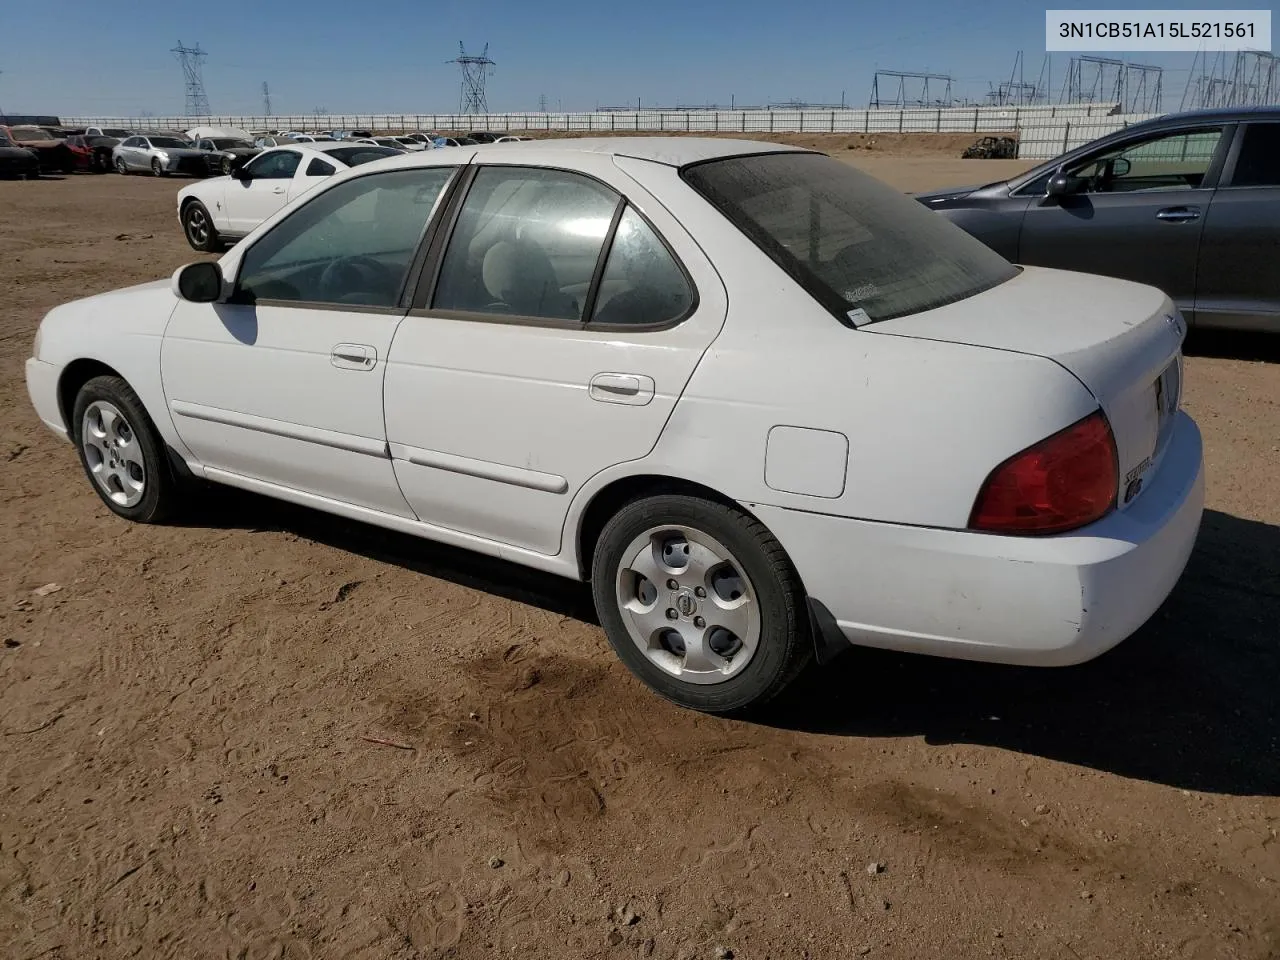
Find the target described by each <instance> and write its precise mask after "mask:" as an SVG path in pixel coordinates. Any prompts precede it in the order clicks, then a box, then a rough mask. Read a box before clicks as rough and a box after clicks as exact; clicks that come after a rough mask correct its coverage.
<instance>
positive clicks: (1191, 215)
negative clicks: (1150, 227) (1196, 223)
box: [1156, 207, 1200, 223]
mask: <svg viewBox="0 0 1280 960" xmlns="http://www.w3.org/2000/svg"><path fill="white" fill-rule="evenodd" d="M1156 219H1157V220H1165V221H1167V222H1169V223H1186V222H1188V221H1190V220H1199V219H1200V208H1199V207H1165V208H1164V209H1163V210H1158V211H1156Z"/></svg>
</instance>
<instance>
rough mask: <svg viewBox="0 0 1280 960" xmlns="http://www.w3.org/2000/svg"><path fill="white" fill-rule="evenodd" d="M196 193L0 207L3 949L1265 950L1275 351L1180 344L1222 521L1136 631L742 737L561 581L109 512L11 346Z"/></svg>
mask: <svg viewBox="0 0 1280 960" xmlns="http://www.w3.org/2000/svg"><path fill="white" fill-rule="evenodd" d="M850 153H851V154H856V155H857V157H856V160H855V162H857V163H858V164H859V165H860V166H864V167H865V168H867V169H869V170H871V171H872V172H873V173H876V174H878V175H881V176H883V177H885V178H886V179H888V180H890V181H891V182H893V183H895V184H896V185H897V186H899V187H902V188H904V189H923V188H926V187H931V186H943V185H946V184H948V183H957V182H958V183H972V182H977V181H982V180H991V179H997V178H999V177H1001V176H1004V175H1007V174H1008V173H1009V172H1010V170H1011V169H1012V168H1013V167H1011V165H1010V164H1007V163H988V162H983V161H959V160H955V159H951V157H954V156H955V152H954V151H953V152H952V153H951V155H950V157H947V156H939V155H934V156H927V155H926V156H917V157H914V158H912V157H902V156H877V155H876V151H874V150H871V151H850ZM1013 166H1014V167H1016V165H1013ZM180 186H181V181H175V180H152V179H149V178H141V177H129V178H120V177H117V176H114V175H112V176H101V177H94V176H89V175H80V176H75V177H70V178H67V179H65V180H53V179H50V180H46V181H43V182H35V183H24V182H4V183H0V210H3V217H2V218H0V290H3V303H4V309H3V311H2V312H0V372H2V373H3V377H2V378H0V408H2V409H3V412H4V416H3V427H0V524H3V527H4V530H5V534H4V549H3V551H2V552H0V593H2V594H3V606H2V609H0V639H2V640H3V645H2V646H0V957H3V958H6V960H28V958H37V957H38V958H45V960H69V958H95V957H100V958H122V957H135V956H136V957H174V958H183V960H187V958H245V960H258V958H360V960H364V958H368V960H382V958H387V960H407V958H445V957H457V958H473V957H474V958H480V957H495V956H510V957H520V958H543V957H546V958H556V960H566V958H587V957H592V958H594V957H635V956H639V957H647V956H653V957H659V958H670V957H681V958H694V957H698V958H703V957H713V956H717V955H719V956H727V955H728V953H727V952H725V951H732V954H733V956H734V957H738V958H743V960H763V958H774V960H782V958H806V957H807V958H812V960H826V958H847V957H859V956H869V957H872V958H904V960H918V958H925V957H946V958H968V957H979V958H982V957H1000V958H1032V957H1043V958H1053V960H1099V958H1117V960H1154V958H1202V957H1203V958H1241V960H1263V958H1276V957H1280V799H1278V798H1280V706H1278V703H1280V700H1278V697H1277V690H1278V689H1280V686H1278V684H1280V479H1278V478H1280V350H1277V349H1276V347H1275V345H1274V343H1273V342H1268V341H1266V340H1260V339H1253V340H1246V339H1243V338H1237V337H1220V338H1215V339H1213V340H1208V339H1205V338H1197V339H1196V340H1195V341H1193V343H1192V347H1191V349H1192V351H1194V352H1195V354H1196V355H1195V356H1192V357H1191V358H1190V359H1189V361H1188V366H1187V400H1186V405H1187V408H1188V409H1189V410H1190V412H1191V413H1192V414H1193V415H1194V416H1195V417H1197V418H1198V419H1199V422H1200V424H1201V426H1202V428H1203V431H1204V434H1205V439H1206V456H1207V460H1208V476H1209V479H1208V506H1209V509H1208V512H1207V514H1206V516H1205V520H1204V526H1203V531H1202V535H1201V540H1200V543H1199V546H1198V548H1197V550H1196V553H1195V555H1194V556H1193V558H1192V560H1191V564H1190V567H1189V569H1188V571H1187V573H1186V575H1185V577H1184V579H1183V580H1182V582H1181V583H1180V584H1179V586H1178V588H1177V589H1176V591H1175V593H1174V595H1173V596H1172V597H1171V598H1170V600H1169V602H1168V603H1167V604H1166V606H1165V607H1164V608H1163V609H1162V611H1161V612H1159V613H1158V614H1157V615H1156V616H1155V618H1154V619H1153V620H1152V621H1151V622H1150V623H1149V624H1148V625H1147V626H1146V627H1145V628H1143V629H1142V630H1141V631H1140V633H1139V634H1138V635H1136V636H1135V637H1133V638H1132V639H1131V640H1129V641H1128V642H1126V643H1124V644H1122V645H1121V646H1120V647H1119V648H1117V649H1116V650H1115V651H1113V652H1112V653H1110V654H1108V655H1106V656H1104V657H1102V658H1100V659H1098V660H1096V661H1094V662H1092V663H1090V664H1087V665H1084V666H1081V667H1077V668H1071V669H1063V670H1045V671H1033V670H1023V669H1012V668H1000V667H991V666H981V665H968V664H961V663H953V662H947V661H941V660H933V659H927V658H920V657H909V656H897V655H889V654H883V653H878V652H872V651H853V652H851V653H849V654H847V655H846V656H845V657H844V658H843V659H841V660H839V661H837V662H836V663H835V664H833V665H831V666H830V667H828V668H826V669H825V670H822V671H818V672H816V673H815V674H814V675H812V676H811V677H809V678H807V679H806V680H805V681H804V683H803V685H802V686H801V687H800V688H798V689H797V690H796V691H795V693H794V695H792V696H790V697H788V699H787V700H786V701H785V702H784V703H781V704H778V705H777V706H776V707H775V708H774V709H773V710H772V711H771V712H770V714H769V715H768V716H767V717H765V718H762V719H761V720H759V721H757V722H753V723H745V722H731V721H725V720H718V719H712V718H708V717H704V716H700V715H697V714H694V713H690V712H685V711H681V710H678V709H676V708H674V707H671V706H668V705H666V704H665V703H663V702H660V701H659V700H657V699H656V698H655V697H654V696H652V695H650V694H649V693H648V692H647V691H646V690H645V689H643V688H642V687H641V686H640V685H639V683H638V682H636V681H635V680H633V679H632V678H631V677H630V675H629V674H627V673H626V671H625V670H624V669H623V668H622V667H621V665H620V664H619V663H617V662H616V661H615V659H614V657H613V655H612V654H611V652H610V651H609V649H608V647H607V645H606V643H605V640H604V637H603V635H602V633H601V631H600V629H599V628H598V627H597V626H596V625H595V624H594V622H593V619H592V614H591V611H590V603H589V597H588V595H587V593H586V591H585V589H583V588H581V587H579V586H577V585H575V584H572V583H568V582H565V581H560V580H556V579H553V578H549V577H545V576H541V575H537V574H534V573H531V572H529V571H526V570H524V569H521V568H517V567H514V566H510V565H506V564H502V563H498V562H496V561H491V560H485V559H481V558H478V557H475V556H472V555H469V554H466V553H463V552H461V551H458V550H452V549H446V548H442V547H438V546H434V545H432V544H429V543H426V542H422V541H417V540H413V539H410V538H407V537H402V536H396V535H393V534H389V533H385V532H382V531H379V530H375V529H371V528H365V527H361V526H358V525H356V524H352V523H347V522H344V521H340V520H335V519H330V518H328V517H326V516H323V515H320V514H315V513H311V512H308V511H306V510H303V509H300V508H294V507H291V506H285V505H281V504H278V503H274V502H271V501H267V500H264V499H260V498H257V497H253V496H249V495H245V494H240V493H235V492H230V491H227V492H224V493H219V494H217V495H215V496H213V497H212V498H211V499H210V501H209V502H207V503H204V504H202V505H200V507H199V509H198V512H197V513H196V514H195V515H194V516H193V517H192V518H191V519H190V520H188V521H185V522H184V524H183V525H179V526H173V527H161V528H156V527H143V526H132V525H129V524H127V523H125V522H123V521H121V520H118V519H115V518H114V517H113V516H112V515H110V514H109V513H108V511H107V510H106V509H105V508H104V507H102V506H101V504H100V503H99V501H98V499H97V498H96V497H95V496H94V494H93V493H92V491H91V490H90V488H89V487H88V485H87V482H86V480H85V479H84V476H83V474H82V473H81V471H80V469H79V466H78V464H77V461H76V458H75V455H74V452H73V450H72V449H71V447H70V446H67V445H64V444H62V443H60V442H58V441H56V440H55V439H54V438H53V437H52V436H51V435H49V434H48V433H47V432H46V431H45V430H44V428H43V427H41V426H40V424H39V423H38V421H37V420H36V418H35V415H34V413H33V412H32V410H31V407H30V404H29V401H28V399H27V396H26V390H25V385H24V382H23V372H22V362H23V360H24V359H25V358H26V357H27V356H28V354H29V351H30V346H31V337H32V333H33V331H34V329H35V326H36V323H37V322H38V320H39V318H40V316H41V315H42V314H43V312H44V311H45V310H47V309H48V308H50V307H52V306H54V305H55V304H58V303H61V302H64V301H66V300H69V299H72V298H75V297H79V296H84V295H89V294H93V293H97V292H100V291H104V290H108V289H111V288H114V287H119V286H123V285H125V284H128V283H133V282H139V281H144V280H149V279H153V278H156V277H161V276H164V275H166V274H167V273H169V272H170V271H171V270H173V269H174V268H175V267H177V266H178V265H180V264H181V263H183V262H185V261H188V260H191V259H194V257H193V255H192V253H191V251H190V250H189V249H188V248H187V246H186V244H185V243H184V241H183V239H182V235H181V232H180V230H179V227H178V224H177V221H176V217H175V213H174V193H175V192H176V190H177V189H178V188H179V187H180ZM1082 308H1084V305H1082ZM55 585H56V586H55ZM364 738H373V739H372V740H370V739H364ZM377 739H381V740H384V741H389V742H390V744H391V745H388V744H385V743H379V742H374V740H377ZM877 864H878V865H879V866H878V867H877V866H875V865H877ZM721 948H723V949H721ZM717 950H720V952H719V953H718V954H717Z"/></svg>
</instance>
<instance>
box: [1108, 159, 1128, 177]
mask: <svg viewBox="0 0 1280 960" xmlns="http://www.w3.org/2000/svg"><path fill="white" fill-rule="evenodd" d="M1132 169H1133V164H1131V163H1130V162H1129V161H1128V160H1126V159H1125V158H1124V157H1116V159H1114V160H1112V161H1111V176H1113V177H1127V176H1128V175H1129V171H1130V170H1132Z"/></svg>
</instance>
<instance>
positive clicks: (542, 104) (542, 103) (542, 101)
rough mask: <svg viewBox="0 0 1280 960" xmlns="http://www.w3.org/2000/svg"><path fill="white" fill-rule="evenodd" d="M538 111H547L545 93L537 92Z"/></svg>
mask: <svg viewBox="0 0 1280 960" xmlns="http://www.w3.org/2000/svg"><path fill="white" fill-rule="evenodd" d="M538 112H539V113H546V112H547V95H546V94H545V93H540V94H538Z"/></svg>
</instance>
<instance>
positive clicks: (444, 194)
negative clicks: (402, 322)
mask: <svg viewBox="0 0 1280 960" xmlns="http://www.w3.org/2000/svg"><path fill="white" fill-rule="evenodd" d="M460 167H461V165H460V164H447V163H433V164H424V165H422V166H421V167H399V168H394V169H391V170H370V171H362V172H360V173H358V174H355V175H354V176H351V177H344V178H343V179H341V180H337V181H335V180H332V179H331V180H330V181H329V183H328V184H327V185H322V186H321V187H319V188H318V189H317V190H316V192H315V193H313V194H312V195H311V196H310V197H309V199H308V200H307V201H306V202H305V203H301V204H299V205H298V206H297V207H296V208H295V209H293V210H291V211H289V213H288V214H287V215H286V216H285V217H284V218H283V219H281V220H280V221H279V222H278V223H276V224H275V225H274V226H272V228H271V229H270V230H268V231H267V232H266V233H264V234H263V235H262V236H261V237H258V238H257V240H255V241H254V243H252V244H250V245H249V246H248V247H246V248H245V252H244V253H242V254H240V257H239V259H238V260H237V261H236V274H235V277H234V279H233V280H232V281H231V293H230V294H228V295H227V296H226V297H225V298H223V299H220V300H218V301H217V302H218V303H225V304H229V305H235V306H248V307H258V306H262V307H285V308H288V307H296V308H301V309H307V310H343V311H346V312H347V313H373V314H396V315H399V316H403V315H404V314H405V312H406V311H407V309H408V306H409V300H408V299H407V298H408V295H409V293H410V291H412V290H413V288H414V284H415V282H416V272H417V270H418V265H419V263H420V262H421V258H422V254H423V251H424V250H425V249H426V248H427V246H428V245H429V244H430V242H431V241H432V239H433V238H434V233H435V231H436V230H438V228H439V221H440V218H441V216H442V215H443V214H444V212H445V210H446V209H447V205H448V199H449V196H448V194H449V191H450V190H451V189H453V188H454V186H455V185H456V183H457V181H458V180H459V179H460V177H459V176H458V170H459V169H460ZM347 169H353V168H347ZM437 169H442V170H448V171H450V174H449V179H448V180H447V181H445V185H444V186H443V187H442V188H441V189H440V195H439V196H438V197H436V202H435V205H434V206H433V207H432V208H431V213H430V214H429V215H428V217H427V222H426V224H425V225H424V227H423V230H422V233H421V234H420V235H419V236H418V243H417V245H416V246H415V247H414V251H413V255H412V256H411V257H410V258H409V265H408V268H407V269H406V270H405V275H404V278H403V279H402V280H401V282H400V290H399V293H398V294H397V296H396V300H395V302H394V303H392V304H390V305H389V306H375V305H372V304H361V303H330V302H329V301H328V300H278V299H275V298H268V297H262V298H259V299H256V300H245V299H242V298H241V297H240V279H241V275H242V274H243V272H244V262H245V258H246V257H247V256H248V255H249V253H250V252H251V251H252V250H253V248H254V247H255V246H257V245H258V244H259V243H261V242H262V241H263V239H264V238H266V237H268V236H270V235H271V234H272V233H274V232H275V231H276V230H279V229H280V228H281V227H282V226H283V225H284V224H286V223H288V222H289V220H291V219H292V218H293V217H296V216H297V215H298V214H299V213H301V212H302V211H303V210H305V209H306V208H307V207H308V206H310V205H311V204H312V203H314V202H315V201H316V200H318V199H319V198H320V197H321V196H323V195H324V194H325V193H327V192H328V191H329V190H334V189H338V188H339V187H340V186H341V185H342V184H344V183H348V182H350V181H352V180H360V179H363V178H365V177H376V176H379V175H382V174H387V173H404V172H405V171H407V170H437ZM342 172H343V171H341V170H339V171H338V174H341V173H342Z"/></svg>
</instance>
